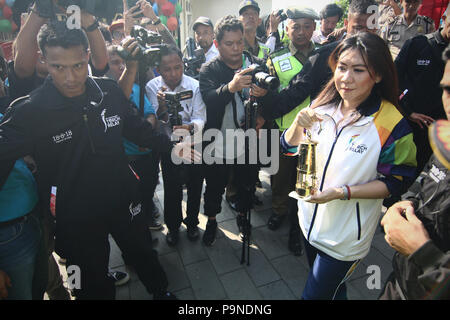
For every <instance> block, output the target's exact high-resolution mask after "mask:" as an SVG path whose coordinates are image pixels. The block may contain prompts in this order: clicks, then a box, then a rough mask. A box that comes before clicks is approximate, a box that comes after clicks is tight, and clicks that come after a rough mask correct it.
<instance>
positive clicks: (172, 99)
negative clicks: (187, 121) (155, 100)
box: [164, 90, 194, 126]
mask: <svg viewBox="0 0 450 320" xmlns="http://www.w3.org/2000/svg"><path fill="white" fill-rule="evenodd" d="M193 96H194V93H193V92H192V90H186V91H181V92H164V100H165V102H166V105H167V113H168V114H169V121H170V124H171V126H181V125H182V124H183V122H182V119H181V116H180V115H179V112H180V111H183V107H182V106H181V104H180V101H183V100H187V99H191V98H192V97H193Z"/></svg>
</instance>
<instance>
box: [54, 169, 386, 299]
mask: <svg viewBox="0 0 450 320" xmlns="http://www.w3.org/2000/svg"><path fill="white" fill-rule="evenodd" d="M260 179H261V181H262V184H263V188H260V189H257V195H258V196H259V198H260V199H261V200H262V201H263V205H262V206H259V207H257V208H256V209H255V210H254V211H252V226H253V230H252V244H251V250H250V265H249V266H247V264H240V259H241V248H242V242H241V241H240V237H239V234H238V229H237V226H236V220H235V217H236V213H235V212H234V211H233V210H231V209H230V207H229V206H228V204H227V203H226V201H225V200H224V201H223V203H222V212H221V214H219V215H218V216H217V220H218V222H219V232H218V235H217V240H216V242H215V244H214V245H213V246H212V247H206V246H205V245H203V243H202V241H201V237H202V235H203V232H204V230H205V226H206V222H207V218H206V217H205V216H204V215H203V214H200V215H199V220H200V224H199V229H200V238H199V239H198V240H197V241H195V242H191V241H189V240H188V238H187V235H186V229H185V227H184V225H182V226H181V228H180V240H179V242H178V244H177V246H175V247H170V246H168V245H167V243H166V240H165V236H166V234H167V228H166V226H164V230H162V231H157V232H153V233H152V235H153V237H154V238H157V239H158V240H157V242H156V244H155V249H156V250H157V251H158V253H159V257H160V262H161V264H162V265H163V267H164V269H165V271H166V273H167V276H168V279H169V283H170V284H169V290H171V291H172V292H174V293H175V294H176V295H177V297H178V298H179V299H182V300H185V299H186V300H295V299H299V298H300V297H301V293H302V290H303V287H304V285H305V283H306V278H307V276H308V272H309V267H308V263H307V260H306V256H305V255H303V256H300V257H296V256H294V255H293V254H292V253H291V252H290V251H289V250H288V248H287V240H288V231H289V225H288V220H287V219H285V220H284V221H283V225H282V226H281V227H280V228H279V229H278V230H276V231H271V230H269V229H268V228H267V226H266V222H267V219H268V218H269V216H270V214H271V193H270V185H269V176H268V175H267V174H266V173H265V172H264V171H261V172H260ZM160 181H161V184H159V185H158V188H157V192H156V196H155V199H156V200H157V201H156V203H157V206H158V207H159V209H160V212H161V213H162V212H163V211H162V203H163V197H164V193H163V189H162V178H161V177H160ZM184 199H185V200H186V194H185V197H184ZM185 200H184V201H185ZM185 207H186V206H185V205H183V208H185ZM202 210H203V201H202V206H201V211H202ZM159 219H160V220H161V221H163V217H162V214H161V217H160V218H159ZM110 242H111V256H110V267H111V268H112V269H113V270H121V271H125V270H126V271H127V272H128V273H129V274H130V277H131V279H130V281H129V282H128V283H127V284H126V285H123V286H120V287H117V290H116V299H118V300H130V299H131V300H141V299H145V300H146V299H151V298H152V296H151V295H150V294H149V293H147V291H146V290H145V287H144V286H143V285H142V283H141V282H140V281H139V279H138V277H137V275H136V273H135V272H134V271H133V270H132V269H131V268H129V267H127V266H125V265H124V262H123V260H122V257H121V253H120V250H119V248H118V247H117V245H116V244H115V242H114V240H113V239H112V238H111V239H110ZM393 254H394V250H393V249H391V248H390V247H389V246H388V245H387V244H386V242H385V241H384V235H383V233H382V230H381V228H378V229H377V232H376V234H375V237H374V240H373V243H372V248H371V250H370V253H369V255H368V256H367V257H366V258H365V259H363V260H362V261H361V263H360V265H359V266H358V268H357V269H356V271H355V272H354V274H353V275H352V277H351V278H350V280H349V281H348V282H347V292H348V298H349V299H351V300H375V299H377V297H378V295H379V293H380V289H377V288H376V285H377V283H376V281H375V280H374V277H371V276H372V274H373V271H371V270H372V269H371V268H369V266H373V265H375V266H378V267H379V270H380V271H381V287H382V286H383V284H384V281H385V280H386V278H387V276H388V275H389V274H390V272H391V271H392V266H391V259H392V256H393ZM60 268H61V271H62V273H63V274H64V279H66V277H67V276H66V274H65V269H64V267H62V266H60ZM368 268H369V269H368ZM368 284H369V286H370V285H371V284H372V285H375V288H373V286H371V287H372V289H369V288H368Z"/></svg>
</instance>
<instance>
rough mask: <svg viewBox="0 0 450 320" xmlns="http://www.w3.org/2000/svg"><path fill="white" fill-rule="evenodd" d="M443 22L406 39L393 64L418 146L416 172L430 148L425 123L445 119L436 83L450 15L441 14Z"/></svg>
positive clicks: (448, 35)
mask: <svg viewBox="0 0 450 320" xmlns="http://www.w3.org/2000/svg"><path fill="white" fill-rule="evenodd" d="M443 20H444V26H443V27H442V28H441V29H439V30H438V31H436V32H434V33H431V34H428V35H421V36H417V37H414V38H412V39H410V40H408V41H407V42H406V43H405V45H404V46H403V48H402V50H401V51H400V53H399V55H398V57H397V59H396V60H395V65H396V68H397V71H398V77H399V87H400V93H399V95H400V97H401V99H400V105H401V107H402V108H403V110H404V112H405V113H406V115H407V116H408V118H409V120H410V122H411V126H412V128H413V134H414V142H415V143H416V145H417V149H418V150H421V152H418V153H417V174H419V173H420V172H421V171H422V169H423V167H424V166H425V164H426V163H427V161H428V159H429V158H430V156H431V154H432V151H431V148H430V145H429V142H428V130H427V127H428V126H429V125H430V124H431V123H432V122H433V121H435V120H437V119H445V113H444V111H443V110H444V109H443V106H442V99H441V97H442V89H441V88H440V86H439V83H440V81H441V79H442V75H443V73H444V63H443V62H442V58H441V56H442V52H443V51H444V49H445V48H446V46H447V45H448V43H449V42H450V18H447V17H443Z"/></svg>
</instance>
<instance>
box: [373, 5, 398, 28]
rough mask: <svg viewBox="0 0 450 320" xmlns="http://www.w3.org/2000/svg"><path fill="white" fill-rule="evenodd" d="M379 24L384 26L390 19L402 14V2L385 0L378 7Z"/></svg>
mask: <svg viewBox="0 0 450 320" xmlns="http://www.w3.org/2000/svg"><path fill="white" fill-rule="evenodd" d="M378 14H379V17H378V24H379V25H380V26H383V25H384V24H385V23H386V22H387V21H388V20H389V19H392V18H395V17H396V16H399V15H401V14H402V8H401V4H400V0H385V1H383V2H382V3H381V4H380V5H379V6H378Z"/></svg>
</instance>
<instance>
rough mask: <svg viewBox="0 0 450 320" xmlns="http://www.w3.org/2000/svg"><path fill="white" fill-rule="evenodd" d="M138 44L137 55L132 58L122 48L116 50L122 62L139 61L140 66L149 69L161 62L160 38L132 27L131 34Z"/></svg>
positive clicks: (140, 28)
mask: <svg viewBox="0 0 450 320" xmlns="http://www.w3.org/2000/svg"><path fill="white" fill-rule="evenodd" d="M130 35H131V36H132V37H133V38H135V39H136V40H137V42H138V47H139V49H140V50H139V53H138V54H137V55H136V57H132V56H131V53H130V52H128V51H127V50H125V49H124V48H123V47H119V48H118V53H119V55H120V56H121V57H122V59H124V60H139V62H140V63H142V65H144V66H147V67H150V66H156V65H158V63H159V61H160V60H161V54H160V46H159V45H160V44H161V42H162V37H161V36H160V35H159V34H158V33H156V32H153V31H149V30H147V29H145V28H143V27H141V26H133V28H132V29H131V34H130Z"/></svg>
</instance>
